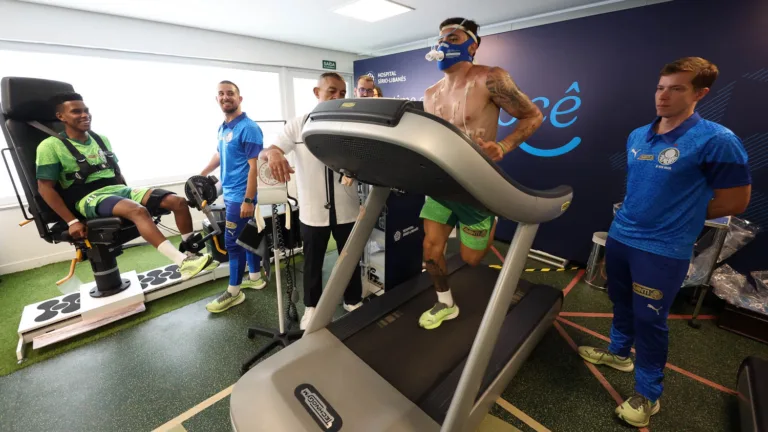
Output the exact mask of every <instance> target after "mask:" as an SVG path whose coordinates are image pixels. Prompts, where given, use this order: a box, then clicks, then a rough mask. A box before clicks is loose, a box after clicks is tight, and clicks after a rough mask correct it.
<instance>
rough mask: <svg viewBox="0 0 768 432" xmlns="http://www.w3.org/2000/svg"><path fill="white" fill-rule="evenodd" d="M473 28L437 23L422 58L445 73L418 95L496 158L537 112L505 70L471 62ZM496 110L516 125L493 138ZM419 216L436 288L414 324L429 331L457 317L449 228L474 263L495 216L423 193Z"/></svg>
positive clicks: (453, 21)
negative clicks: (455, 230) (434, 42)
mask: <svg viewBox="0 0 768 432" xmlns="http://www.w3.org/2000/svg"><path fill="white" fill-rule="evenodd" d="M477 30H478V26H477V24H476V23H475V22H474V21H471V20H467V19H464V18H450V19H447V20H445V21H443V23H442V24H440V28H439V31H440V36H439V39H438V43H437V45H436V46H435V48H433V51H432V52H430V54H428V55H427V59H428V60H430V61H432V60H437V66H438V68H439V69H440V70H441V71H443V73H444V74H445V75H444V77H443V78H442V79H441V80H440V81H438V82H437V84H435V85H433V86H432V87H430V88H428V89H427V91H426V92H425V93H424V110H425V111H427V112H428V113H431V114H434V115H436V116H438V117H441V118H443V119H445V120H447V121H449V122H450V123H452V124H453V125H455V126H456V127H457V128H459V129H460V130H461V131H463V132H464V133H465V134H466V135H467V136H468V137H469V138H470V139H472V140H473V141H474V142H476V143H477V144H478V145H479V146H480V147H481V148H482V150H483V152H484V153H485V154H487V155H488V156H489V157H490V158H491V159H492V160H493V161H494V162H498V161H500V160H501V159H502V158H503V157H504V155H505V154H506V153H507V152H510V151H512V150H514V149H515V148H517V147H518V146H519V145H520V144H522V143H523V142H524V141H525V140H526V139H528V137H530V136H531V135H532V134H533V132H535V131H536V129H538V128H539V126H540V125H541V122H542V114H541V112H540V111H539V109H538V107H536V105H534V104H533V102H531V100H530V99H529V98H528V96H526V95H525V94H524V93H523V92H522V91H520V89H519V88H518V87H517V85H516V84H515V82H514V81H513V80H512V78H511V77H510V76H509V73H507V72H506V71H505V70H503V69H501V68H498V67H490V66H481V65H475V64H473V63H472V61H473V59H474V56H475V53H476V52H477V49H478V47H479V46H480V36H477ZM438 53H442V54H441V55H437V54H438ZM501 109H504V111H506V112H507V113H509V114H510V115H511V116H513V117H515V118H517V119H518V125H517V128H515V130H514V131H513V132H512V133H511V134H510V135H508V136H507V137H505V138H504V139H503V140H501V141H498V142H497V141H495V140H496V133H497V130H498V119H499V112H500V110H501ZM446 151H450V149H448V148H446ZM499 199H503V197H499ZM421 217H422V218H423V219H424V234H425V236H424V262H425V263H426V267H427V271H428V272H429V274H430V276H432V281H433V283H434V285H435V289H436V290H437V303H436V304H435V306H433V307H432V308H431V309H430V310H428V311H426V312H424V313H423V314H422V315H421V318H420V319H419V325H420V326H421V327H423V328H425V329H434V328H437V327H439V326H440V324H442V322H443V321H445V320H450V319H454V318H456V317H458V316H459V307H458V306H457V305H456V303H454V301H453V297H452V295H451V290H450V287H449V286H448V275H447V272H446V268H445V256H444V255H443V254H444V251H445V244H446V242H447V241H448V237H449V236H450V234H451V231H453V228H454V227H455V226H456V225H457V224H458V225H459V236H460V239H461V258H462V259H463V260H464V261H466V262H467V263H468V264H470V265H473V266H475V265H477V264H479V263H480V261H481V260H482V259H483V257H484V256H485V254H486V252H488V249H489V248H490V246H491V244H492V242H493V235H494V232H495V230H496V216H495V215H493V214H490V213H488V212H484V211H481V210H478V209H476V208H474V207H472V206H469V205H466V204H461V203H457V202H452V201H447V200H439V199H433V198H430V197H427V200H426V203H425V204H424V208H423V209H422V211H421Z"/></svg>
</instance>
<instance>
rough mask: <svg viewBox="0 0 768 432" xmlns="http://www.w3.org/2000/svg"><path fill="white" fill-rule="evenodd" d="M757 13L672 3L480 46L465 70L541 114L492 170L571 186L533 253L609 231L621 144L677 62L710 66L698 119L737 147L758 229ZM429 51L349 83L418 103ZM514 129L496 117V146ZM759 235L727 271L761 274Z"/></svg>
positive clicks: (766, 199)
mask: <svg viewBox="0 0 768 432" xmlns="http://www.w3.org/2000/svg"><path fill="white" fill-rule="evenodd" d="M766 16H768V2H766V1H762V0H738V1H733V0H675V1H673V2H669V3H661V4H656V5H652V6H646V7H641V8H635V9H629V10H624V11H619V12H613V13H607V14H602V15H596V16H591V17H586V18H581V19H576V20H571V21H565V22H561V23H555V24H550V25H545V26H540V27H534V28H529V29H523V30H518V31H514V32H509V33H503V34H497V35H491V36H486V37H483V38H482V42H481V45H480V48H479V50H478V53H477V56H476V60H475V62H476V63H477V64H484V65H489V66H499V67H502V68H504V69H506V70H507V71H509V73H510V74H511V75H512V77H513V78H514V80H515V81H516V82H517V84H518V85H519V87H520V88H521V89H522V90H523V91H524V92H525V93H526V94H528V96H529V97H530V98H531V99H532V100H533V101H534V102H535V103H536V104H537V105H538V106H539V108H540V109H541V111H542V113H543V114H544V116H545V117H544V123H543V124H542V126H541V128H540V129H539V130H538V131H537V132H536V133H535V134H534V135H533V136H532V137H531V138H530V139H529V140H528V142H526V143H524V144H523V145H521V146H520V148H518V149H516V150H515V151H513V152H512V153H510V154H509V155H507V156H506V157H505V159H504V160H503V161H502V162H501V166H502V167H503V168H504V170H505V171H507V172H508V173H509V174H510V175H511V176H512V177H514V178H515V179H516V180H517V181H519V182H520V183H522V184H524V185H526V186H529V187H532V188H538V189H547V188H552V187H556V186H558V185H563V184H565V185H570V186H572V187H573V189H574V200H573V204H572V205H571V207H570V209H569V210H568V211H567V212H566V214H565V215H564V216H563V217H561V218H559V219H557V220H555V221H553V222H550V223H547V224H545V225H542V227H541V228H540V230H539V234H538V236H537V238H536V242H535V243H534V248H536V249H540V250H543V251H546V252H548V253H551V254H555V255H558V256H562V257H565V258H568V259H571V260H577V261H581V262H586V260H587V257H588V255H589V251H590V248H591V239H592V233H593V232H595V231H607V230H608V227H609V226H610V223H611V220H612V217H613V213H612V206H613V204H614V203H617V202H620V201H621V200H622V199H623V196H624V190H625V185H626V142H627V137H628V136H629V134H630V132H632V130H633V129H635V128H637V127H640V126H642V125H645V124H648V123H650V122H652V121H653V120H654V119H655V108H654V93H655V87H656V83H657V82H658V76H659V71H660V70H661V68H662V66H663V65H664V64H666V63H669V62H671V61H674V60H676V59H678V58H680V57H685V56H701V57H704V58H706V59H708V60H710V61H712V62H714V63H715V64H716V65H717V66H718V67H719V68H720V77H719V79H718V80H717V82H716V83H715V85H714V87H713V89H712V91H711V93H710V94H709V95H708V96H707V97H706V98H705V99H704V100H703V101H702V103H700V105H699V107H698V112H699V113H700V114H701V115H702V116H703V117H704V118H706V119H708V120H712V121H716V122H719V123H721V124H723V125H725V126H726V127H728V128H730V129H731V130H733V131H734V132H735V133H736V134H737V135H738V136H739V137H740V138H741V139H742V140H743V142H744V145H745V147H746V149H747V152H748V153H749V157H750V166H751V169H752V176H753V181H754V184H753V195H752V202H751V204H750V207H749V208H748V210H747V212H746V213H745V214H744V215H742V217H744V218H746V219H748V220H750V221H752V222H755V223H758V224H760V225H762V226H764V227H765V228H768V175H766V172H768V170H766V169H765V168H766V166H768V121H766V114H765V113H766V110H765V102H764V101H766V100H768V29H767V28H766V26H765V21H764V20H761V17H766ZM440 18H442V17H436V23H435V24H436V26H437V24H438V23H439V21H440ZM469 18H471V17H469ZM436 34H437V28H435V35H436ZM427 52H428V49H427V48H424V49H419V50H414V51H409V52H404V53H399V54H393V55H389V56H383V57H377V58H372V59H366V60H360V61H356V62H355V66H354V69H355V75H356V76H359V75H363V74H368V75H371V76H372V77H374V79H375V80H376V83H377V85H378V86H380V87H381V89H382V92H383V93H384V96H385V97H394V98H408V99H411V100H423V95H424V90H425V89H426V88H427V87H429V86H431V85H432V84H434V83H436V82H437V81H438V80H440V78H441V77H442V72H440V71H439V70H438V69H437V64H436V63H435V62H428V61H426V60H425V59H424V55H425V54H426V53H427ZM515 123H516V120H515V119H514V118H511V117H510V116H509V115H508V114H507V113H505V112H502V113H501V115H500V118H499V125H500V127H499V137H498V138H499V139H500V138H502V137H504V136H506V135H508V134H509V133H510V132H511V131H513V130H514V127H515V126H516V125H515ZM499 199H504V197H499ZM513 233H514V224H513V223H512V222H509V221H504V222H503V223H501V224H500V225H499V228H498V230H497V237H498V238H499V239H502V240H509V239H511V237H512V235H513ZM766 237H768V236H766V235H762V236H758V238H757V239H756V240H755V241H754V242H753V243H752V244H750V245H748V246H747V247H746V248H745V249H744V250H742V251H741V252H739V253H738V254H736V255H734V258H733V261H734V263H733V264H732V265H734V267H736V268H737V269H739V268H741V269H742V270H741V271H744V269H745V268H749V269H760V270H763V269H767V270H768V261H760V258H761V256H760V253H759V252H758V249H764V248H765V247H766V246H768V242H767V241H766ZM763 256H764V254H763ZM763 267H765V268H763Z"/></svg>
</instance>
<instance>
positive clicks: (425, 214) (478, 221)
mask: <svg viewBox="0 0 768 432" xmlns="http://www.w3.org/2000/svg"><path fill="white" fill-rule="evenodd" d="M420 217H421V218H422V219H429V220H431V221H435V222H437V223H441V224H444V225H450V226H456V224H458V225H459V238H460V239H461V244H463V245H464V246H466V247H468V248H470V249H474V250H485V248H487V247H488V240H490V238H491V229H492V228H493V222H494V219H495V218H496V217H495V216H494V215H493V214H491V213H488V212H484V211H480V210H478V209H476V208H474V207H472V206H470V205H467V204H462V203H457V202H454V201H448V200H436V199H433V198H430V197H427V200H426V202H425V203H424V207H422V209H421V215H420Z"/></svg>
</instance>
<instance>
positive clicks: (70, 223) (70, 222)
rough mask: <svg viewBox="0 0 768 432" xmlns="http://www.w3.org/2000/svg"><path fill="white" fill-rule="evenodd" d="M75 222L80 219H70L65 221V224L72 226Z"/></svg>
mask: <svg viewBox="0 0 768 432" xmlns="http://www.w3.org/2000/svg"><path fill="white" fill-rule="evenodd" d="M76 223H80V220H78V219H72V220H71V221H69V222H67V225H68V226H72V225H74V224H76Z"/></svg>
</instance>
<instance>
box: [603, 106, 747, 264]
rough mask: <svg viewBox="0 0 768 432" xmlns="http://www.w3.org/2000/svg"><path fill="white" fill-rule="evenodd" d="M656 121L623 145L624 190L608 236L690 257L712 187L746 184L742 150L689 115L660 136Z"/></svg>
mask: <svg viewBox="0 0 768 432" xmlns="http://www.w3.org/2000/svg"><path fill="white" fill-rule="evenodd" d="M658 121H659V119H656V121H654V122H653V123H651V124H649V125H647V126H643V127H641V128H638V129H635V130H634V131H633V132H632V133H631V134H630V136H629V140H628V141H627V191H626V196H625V198H624V203H623V205H622V206H621V208H620V209H619V211H618V212H617V213H616V216H615V217H614V220H613V224H612V225H611V229H610V231H609V235H610V236H611V237H613V238H614V239H615V240H618V241H619V242H621V243H624V244H626V245H628V246H631V247H634V248H636V249H640V250H643V251H646V252H650V253H654V254H657V255H662V256H665V257H668V258H676V259H685V260H687V259H690V258H691V254H692V253H693V244H694V243H695V242H696V238H697V237H698V235H699V233H701V230H702V229H703V228H704V222H705V220H706V215H707V206H708V204H709V201H710V200H711V199H712V196H713V195H714V189H727V188H733V187H738V186H746V185H749V184H751V181H752V179H751V177H750V173H749V167H748V166H747V152H746V151H745V150H744V147H743V146H742V144H741V140H739V138H738V137H737V136H736V135H735V134H734V133H733V132H731V131H730V130H729V129H727V128H725V127H723V126H721V125H719V124H717V123H713V122H711V121H708V120H704V119H702V118H701V116H699V114H698V113H694V114H693V115H692V116H691V117H689V118H688V119H687V120H685V121H684V122H683V123H682V124H681V125H680V126H678V127H677V128H675V129H674V130H672V131H669V132H667V133H666V134H663V135H659V134H657V133H655V132H654V130H653V129H654V126H655V125H656V123H657V122H658Z"/></svg>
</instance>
